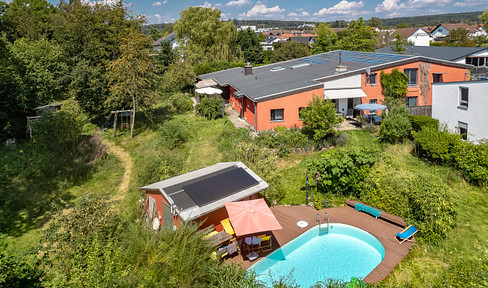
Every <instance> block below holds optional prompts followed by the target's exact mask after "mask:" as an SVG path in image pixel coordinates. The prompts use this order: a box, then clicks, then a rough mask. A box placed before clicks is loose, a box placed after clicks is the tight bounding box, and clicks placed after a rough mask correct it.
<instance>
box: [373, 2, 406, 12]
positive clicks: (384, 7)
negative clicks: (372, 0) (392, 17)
mask: <svg viewBox="0 0 488 288" xmlns="http://www.w3.org/2000/svg"><path fill="white" fill-rule="evenodd" d="M404 8H405V3H400V0H384V1H383V2H382V3H381V4H378V5H377V6H376V8H375V12H383V11H391V10H399V9H404Z"/></svg>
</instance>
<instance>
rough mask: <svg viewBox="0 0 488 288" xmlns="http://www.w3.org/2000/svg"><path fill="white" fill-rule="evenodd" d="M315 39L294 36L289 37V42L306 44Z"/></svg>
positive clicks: (314, 37)
mask: <svg viewBox="0 0 488 288" xmlns="http://www.w3.org/2000/svg"><path fill="white" fill-rule="evenodd" d="M314 39H317V36H296V37H290V40H293V41H297V42H300V43H303V44H308V43H309V42H311V41H312V40H314Z"/></svg>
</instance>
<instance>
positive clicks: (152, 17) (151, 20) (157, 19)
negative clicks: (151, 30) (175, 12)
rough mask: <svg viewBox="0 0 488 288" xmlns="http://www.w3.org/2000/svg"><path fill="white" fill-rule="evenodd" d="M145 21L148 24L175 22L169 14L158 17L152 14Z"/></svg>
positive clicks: (158, 15)
mask: <svg viewBox="0 0 488 288" xmlns="http://www.w3.org/2000/svg"><path fill="white" fill-rule="evenodd" d="M147 20H148V22H149V23H150V24H157V23H168V22H175V20H176V19H175V18H174V17H172V16H171V14H166V15H164V16H163V15H160V14H154V15H150V16H147Z"/></svg>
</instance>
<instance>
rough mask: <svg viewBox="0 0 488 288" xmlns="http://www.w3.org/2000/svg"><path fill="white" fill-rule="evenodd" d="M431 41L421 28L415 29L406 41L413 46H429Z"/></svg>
mask: <svg viewBox="0 0 488 288" xmlns="http://www.w3.org/2000/svg"><path fill="white" fill-rule="evenodd" d="M431 40H432V37H430V35H429V33H427V32H425V31H424V29H422V28H419V29H417V30H416V31H415V32H414V33H413V34H411V35H410V36H408V38H407V41H408V42H410V43H412V44H413V45H414V46H430V41H431Z"/></svg>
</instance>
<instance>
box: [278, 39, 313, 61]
mask: <svg viewBox="0 0 488 288" xmlns="http://www.w3.org/2000/svg"><path fill="white" fill-rule="evenodd" d="M308 55H310V51H309V49H308V47H305V46H303V45H302V44H300V42H297V41H287V42H283V43H280V44H279V45H276V48H275V51H274V53H273V56H272V57H271V62H272V63H275V62H281V61H286V60H291V59H296V58H300V57H305V56H308Z"/></svg>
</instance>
